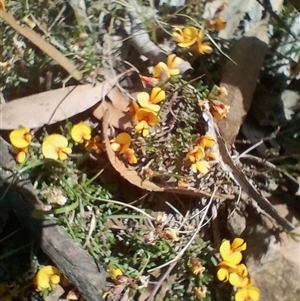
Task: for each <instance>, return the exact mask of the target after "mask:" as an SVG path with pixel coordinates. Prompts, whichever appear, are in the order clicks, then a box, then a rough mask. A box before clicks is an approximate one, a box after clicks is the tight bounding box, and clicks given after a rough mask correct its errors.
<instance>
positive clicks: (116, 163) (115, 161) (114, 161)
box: [102, 110, 234, 199]
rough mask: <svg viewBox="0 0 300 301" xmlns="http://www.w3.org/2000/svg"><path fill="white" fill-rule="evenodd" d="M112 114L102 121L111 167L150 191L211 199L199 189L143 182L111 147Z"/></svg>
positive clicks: (228, 196) (106, 113)
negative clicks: (109, 132) (109, 136)
mask: <svg viewBox="0 0 300 301" xmlns="http://www.w3.org/2000/svg"><path fill="white" fill-rule="evenodd" d="M110 117H111V116H110V112H109V110H107V111H106V112H105V114H104V116H103V121H102V129H103V142H104V145H105V148H106V153H107V156H108V159H109V161H110V163H111V165H112V166H113V167H114V169H115V170H116V171H118V172H119V173H120V175H121V176H122V177H123V178H124V179H126V180H127V181H128V182H130V183H131V184H133V185H135V186H137V187H139V188H142V189H146V190H148V191H165V192H170V193H178V194H185V195H194V196H206V197H211V193H209V192H205V191H200V190H197V189H184V188H176V187H160V186H158V185H156V184H154V183H152V182H150V181H148V180H143V179H142V178H141V177H140V176H139V175H138V173H137V172H136V171H135V170H131V169H128V168H127V167H126V166H125V164H124V163H123V162H122V161H121V160H119V158H118V157H117V155H116V154H115V152H114V151H113V149H112V148H111V146H110V140H109V138H108V136H107V132H108V127H109V120H110ZM215 197H216V198H219V199H232V198H234V196H233V195H220V194H215Z"/></svg>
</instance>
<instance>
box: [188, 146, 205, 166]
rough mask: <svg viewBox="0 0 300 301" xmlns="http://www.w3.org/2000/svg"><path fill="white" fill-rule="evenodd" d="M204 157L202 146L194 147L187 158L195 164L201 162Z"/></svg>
mask: <svg viewBox="0 0 300 301" xmlns="http://www.w3.org/2000/svg"><path fill="white" fill-rule="evenodd" d="M204 157H205V152H204V149H203V147H201V146H196V147H194V148H193V149H191V150H190V151H189V152H188V153H187V154H186V158H188V159H189V160H190V162H191V163H195V162H197V161H199V160H202V159H203V158H204Z"/></svg>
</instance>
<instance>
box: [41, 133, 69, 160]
mask: <svg viewBox="0 0 300 301" xmlns="http://www.w3.org/2000/svg"><path fill="white" fill-rule="evenodd" d="M42 153H43V155H44V156H45V158H47V159H54V160H57V159H59V160H61V161H63V160H66V159H67V157H68V154H71V153H72V149H71V148H70V147H68V140H67V138H66V137H64V136H62V135H60V134H51V135H49V136H48V137H46V138H45V139H44V142H43V144H42Z"/></svg>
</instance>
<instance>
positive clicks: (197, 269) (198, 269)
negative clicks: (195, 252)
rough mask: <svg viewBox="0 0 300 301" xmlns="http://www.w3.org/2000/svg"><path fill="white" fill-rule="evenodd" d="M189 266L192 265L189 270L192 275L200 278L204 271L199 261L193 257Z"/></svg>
mask: <svg viewBox="0 0 300 301" xmlns="http://www.w3.org/2000/svg"><path fill="white" fill-rule="evenodd" d="M191 265H192V268H191V270H192V273H193V274H194V275H198V276H201V275H202V274H203V272H204V271H205V267H204V266H202V264H201V262H199V260H198V259H197V258H195V257H192V259H191Z"/></svg>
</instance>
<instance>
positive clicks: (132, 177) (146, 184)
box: [102, 110, 164, 191]
mask: <svg viewBox="0 0 300 301" xmlns="http://www.w3.org/2000/svg"><path fill="white" fill-rule="evenodd" d="M109 119H110V115H109V111H108V110H107V111H106V112H105V114H104V116H103V122H102V127H103V142H104V145H105V149H106V153H107V157H108V159H109V161H110V163H111V165H112V166H113V167H114V169H115V170H116V171H118V172H119V173H120V175H121V176H122V177H123V178H125V179H126V180H127V181H128V182H130V183H131V184H133V185H135V186H137V187H139V188H142V189H146V190H149V191H163V190H164V189H163V188H161V187H159V186H157V185H155V184H154V183H151V182H150V181H147V180H144V181H143V180H142V179H141V178H140V176H139V175H138V173H137V172H136V171H135V170H130V169H128V168H127V167H126V166H125V164H124V163H123V162H122V161H121V160H119V158H118V157H117V156H116V154H115V152H114V151H113V149H112V148H111V146H110V141H109V138H108V136H107V131H108V126H109Z"/></svg>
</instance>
